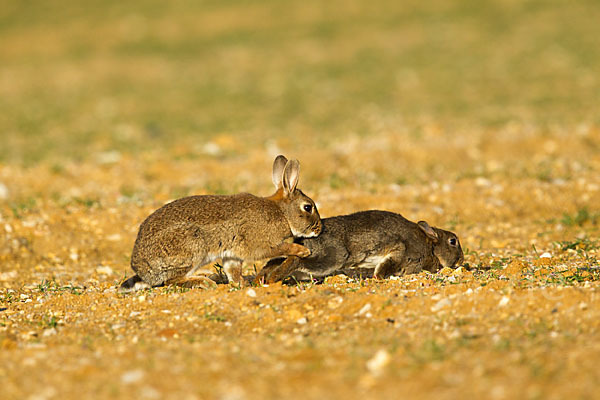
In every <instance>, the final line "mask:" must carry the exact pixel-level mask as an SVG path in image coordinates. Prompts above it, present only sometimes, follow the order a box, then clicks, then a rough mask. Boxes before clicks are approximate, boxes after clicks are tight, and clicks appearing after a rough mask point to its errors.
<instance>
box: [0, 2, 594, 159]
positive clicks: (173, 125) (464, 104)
mask: <svg viewBox="0 0 600 400" xmlns="http://www.w3.org/2000/svg"><path fill="white" fill-rule="evenodd" d="M598 21H600V3H599V2H598V1H595V0H576V1H571V2H568V3H565V2H564V1H561V0H493V1H485V2H482V1H477V0H464V1H448V0H432V1H427V2H422V1H415V0H403V1H385V0H374V1H369V2H365V1H347V0H344V1H341V0H339V1H338V0H331V1H313V0H307V1H301V2H300V1H287V0H261V1H258V0H256V1H252V0H227V1H212V0H208V1H187V0H175V1H168V2H165V1H158V0H157V1H153V0H147V1H128V2H122V1H114V0H102V1H94V0H87V1H80V2H71V1H63V0H56V1H52V2H47V1H28V2H23V1H20V0H2V2H1V6H0V41H1V46H0V109H1V110H2V112H1V113H0V138H1V141H2V146H0V162H2V163H16V164H19V165H24V166H28V165H32V164H37V163H39V162H44V161H49V160H50V161H51V162H54V163H55V162H57V161H61V160H62V161H64V160H80V161H85V160H89V159H95V158H97V157H98V153H106V152H115V151H116V152H119V154H125V155H127V154H130V155H134V156H138V155H139V154H142V153H144V152H147V151H151V152H163V153H171V154H173V155H175V156H184V157H185V156H191V157H193V156H195V155H202V154H208V155H216V154H218V153H221V152H225V153H227V151H228V150H229V151H230V154H229V155H232V153H238V154H239V153H244V152H245V148H247V147H253V146H268V145H269V144H271V145H273V143H275V144H278V145H279V146H283V147H285V146H288V147H289V148H294V149H298V148H302V147H306V148H315V147H323V146H334V147H335V146H339V145H340V144H341V143H343V141H344V140H345V139H347V138H349V137H351V138H363V137H368V136H370V135H378V134H390V135H393V136H394V138H395V140H396V142H395V143H393V145H395V146H398V147H402V145H403V142H404V141H418V140H420V139H423V138H425V139H427V138H428V137H430V136H432V135H433V136H436V137H437V136H441V137H446V138H448V137H453V136H459V137H461V138H463V139H464V140H465V141H469V140H471V139H472V140H478V138H480V137H485V136H486V135H500V136H501V135H511V134H512V135H517V136H519V135H527V134H529V135H531V133H532V132H535V133H540V132H541V133H543V134H545V135H550V134H555V133H556V132H562V133H564V134H566V135H571V134H574V133H576V132H577V131H579V132H582V131H584V132H587V131H588V130H589V129H590V127H596V126H597V125H598V122H599V120H600V117H599V114H598V100H599V94H600V45H599V41H598V38H599V37H600V24H598ZM277 140H279V141H280V142H277ZM232 142H235V143H232ZM111 154H112V155H113V156H114V155H115V154H116V153H108V154H104V156H101V157H108V159H110V157H111ZM221 155H222V154H221Z"/></svg>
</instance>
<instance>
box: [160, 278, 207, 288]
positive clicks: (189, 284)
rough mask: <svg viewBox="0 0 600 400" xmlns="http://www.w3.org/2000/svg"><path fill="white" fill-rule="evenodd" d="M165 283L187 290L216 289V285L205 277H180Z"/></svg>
mask: <svg viewBox="0 0 600 400" xmlns="http://www.w3.org/2000/svg"><path fill="white" fill-rule="evenodd" d="M165 283H166V284H167V285H176V286H180V287H183V288H188V289H214V288H216V287H217V283H216V282H215V281H213V280H212V279H210V278H208V277H206V276H182V277H179V278H174V279H171V280H169V281H167V282H165Z"/></svg>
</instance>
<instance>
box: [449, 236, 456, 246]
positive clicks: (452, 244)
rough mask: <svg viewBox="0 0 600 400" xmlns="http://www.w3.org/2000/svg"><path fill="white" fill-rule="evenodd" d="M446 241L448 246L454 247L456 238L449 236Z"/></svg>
mask: <svg viewBox="0 0 600 400" xmlns="http://www.w3.org/2000/svg"><path fill="white" fill-rule="evenodd" d="M448 243H450V246H452V247H456V243H457V241H456V238H450V240H448Z"/></svg>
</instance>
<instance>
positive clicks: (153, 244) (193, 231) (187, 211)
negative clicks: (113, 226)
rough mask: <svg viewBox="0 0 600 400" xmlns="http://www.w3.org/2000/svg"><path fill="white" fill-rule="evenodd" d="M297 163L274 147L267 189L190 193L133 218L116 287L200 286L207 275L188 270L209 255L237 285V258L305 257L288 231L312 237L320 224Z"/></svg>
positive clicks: (239, 271) (240, 282)
mask: <svg viewBox="0 0 600 400" xmlns="http://www.w3.org/2000/svg"><path fill="white" fill-rule="evenodd" d="M299 171H300V164H299V163H298V161H297V160H290V161H288V160H287V159H286V158H285V157H284V156H282V155H279V156H277V158H275V161H274V163H273V175H272V178H273V184H274V185H275V188H276V191H275V193H274V194H273V195H271V196H269V197H257V196H254V195H252V194H249V193H240V194H235V195H228V196H217V195H204V196H190V197H184V198H181V199H178V200H175V201H173V202H171V203H168V204H166V205H164V206H162V207H161V208H159V209H158V210H156V211H154V212H153V213H152V214H151V215H150V216H149V217H147V218H146V220H145V221H144V222H142V224H141V225H140V229H139V232H138V235H137V239H136V241H135V244H134V246H133V252H132V254H131V268H132V269H133V271H134V272H135V273H136V275H134V276H133V277H131V278H129V279H127V280H126V281H124V282H123V283H122V284H121V287H120V289H121V292H127V291H132V290H137V289H142V288H146V287H152V286H160V285H163V284H176V285H179V286H184V287H203V286H206V280H208V278H205V277H200V276H194V272H195V271H196V270H197V269H198V268H199V267H201V266H203V265H206V264H208V263H210V262H213V261H215V260H217V259H221V260H222V262H223V270H224V272H225V274H226V276H227V279H228V281H229V282H230V283H234V284H237V285H240V286H241V285H243V283H244V281H243V277H242V263H243V262H244V261H255V260H261V259H268V258H273V257H281V256H297V257H307V256H308V255H309V254H310V250H308V248H306V247H304V246H302V245H300V244H297V243H293V238H294V237H302V238H309V237H315V236H317V235H318V234H319V233H320V232H321V229H322V224H321V218H320V216H319V212H318V210H317V207H316V205H315V203H314V201H313V200H312V199H310V198H309V197H308V196H306V195H305V194H304V193H302V191H301V190H300V189H297V188H296V185H297V184H298V177H299ZM212 284H213V285H214V284H215V283H214V282H213V283H212Z"/></svg>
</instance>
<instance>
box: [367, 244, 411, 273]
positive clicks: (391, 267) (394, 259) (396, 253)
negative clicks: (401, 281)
mask: <svg viewBox="0 0 600 400" xmlns="http://www.w3.org/2000/svg"><path fill="white" fill-rule="evenodd" d="M405 254H406V246H404V245H403V244H401V246H398V247H396V248H395V249H393V250H392V251H390V252H389V253H387V254H386V255H385V257H384V258H383V259H382V260H381V262H380V263H379V264H377V266H376V267H375V271H374V272H373V277H374V278H376V279H385V278H387V277H389V276H391V275H393V274H395V273H398V272H400V270H401V269H402V265H403V263H404V256H405Z"/></svg>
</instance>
